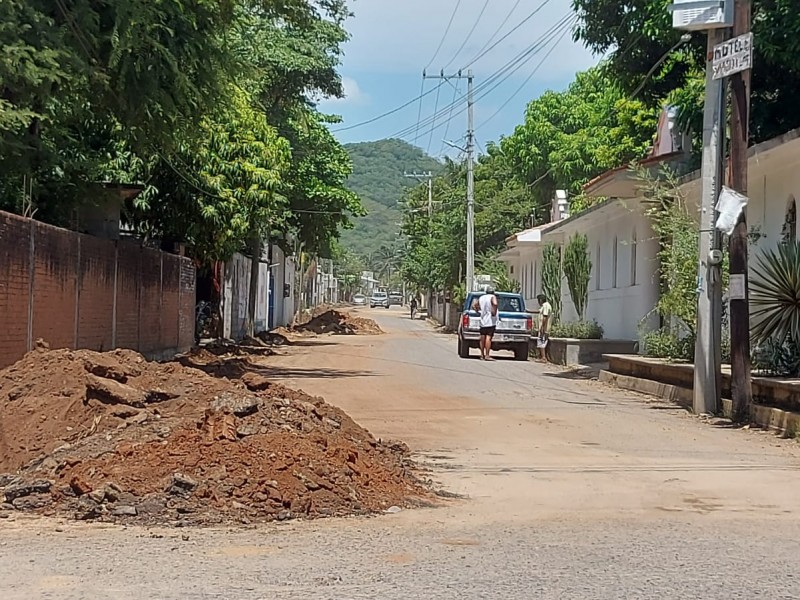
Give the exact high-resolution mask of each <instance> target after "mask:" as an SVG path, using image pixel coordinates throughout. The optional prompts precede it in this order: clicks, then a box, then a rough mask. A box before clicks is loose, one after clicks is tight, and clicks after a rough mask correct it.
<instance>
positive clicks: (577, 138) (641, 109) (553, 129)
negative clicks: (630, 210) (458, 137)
mask: <svg viewBox="0 0 800 600" xmlns="http://www.w3.org/2000/svg"><path fill="white" fill-rule="evenodd" d="M657 118H658V108H657V107H654V106H648V105H646V104H644V103H642V102H640V101H637V100H629V99H627V98H626V97H625V94H624V92H623V91H622V90H621V88H620V86H619V85H618V84H617V83H616V82H615V81H614V80H613V79H611V78H610V77H608V76H607V75H606V74H605V72H604V68H603V67H602V66H600V67H595V68H592V69H589V70H588V71H586V72H583V73H578V75H577V77H576V79H575V81H574V82H573V83H572V84H571V85H570V86H569V87H568V88H567V90H565V91H563V92H554V91H548V92H545V93H544V94H542V95H541V96H540V97H539V98H537V99H535V100H533V101H532V102H531V103H530V104H529V105H528V109H527V111H526V112H525V119H524V122H523V123H522V124H521V125H519V126H518V127H517V128H516V129H515V130H514V133H513V134H512V135H510V136H509V137H507V138H504V139H503V140H502V141H501V143H500V146H501V148H502V150H503V153H504V154H505V155H506V156H507V157H508V160H509V163H510V165H511V167H512V168H513V174H514V176H515V177H517V178H519V179H520V180H521V181H523V182H525V183H527V184H528V185H530V186H534V193H535V194H536V195H537V197H538V198H539V201H540V203H541V204H543V205H548V204H549V202H550V199H551V198H552V197H553V195H554V193H555V190H556V189H565V190H567V191H569V192H570V195H571V196H572V197H573V200H572V205H573V207H572V210H573V211H575V210H576V209H579V208H582V207H585V204H583V203H584V199H582V198H580V194H581V191H582V186H583V184H585V183H586V182H587V181H589V180H590V179H592V178H593V177H595V176H597V175H599V174H601V173H603V172H604V171H606V170H608V169H612V168H615V167H618V166H620V165H623V164H626V163H627V162H630V161H631V160H634V159H638V158H642V157H644V156H645V155H646V153H647V151H648V149H649V148H650V146H651V145H652V141H653V137H654V135H655V131H656V124H657ZM575 197H577V202H578V203H576V199H575ZM546 216H547V215H540V216H539V218H540V219H543V218H544V217H546ZM542 222H544V221H542Z"/></svg>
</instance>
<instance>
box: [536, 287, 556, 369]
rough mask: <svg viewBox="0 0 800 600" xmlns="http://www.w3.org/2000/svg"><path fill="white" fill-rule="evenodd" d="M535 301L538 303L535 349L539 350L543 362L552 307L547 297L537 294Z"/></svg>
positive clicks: (545, 358)
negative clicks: (537, 330)
mask: <svg viewBox="0 0 800 600" xmlns="http://www.w3.org/2000/svg"><path fill="white" fill-rule="evenodd" d="M536 301H537V302H538V303H539V336H538V339H537V340H536V347H537V348H539V355H540V358H541V359H542V360H543V361H545V362H546V361H547V342H548V341H549V340H548V333H549V332H550V315H551V314H552V313H553V307H552V306H551V305H550V303H549V302H548V301H547V296H545V295H544V294H539V295H538V296H536Z"/></svg>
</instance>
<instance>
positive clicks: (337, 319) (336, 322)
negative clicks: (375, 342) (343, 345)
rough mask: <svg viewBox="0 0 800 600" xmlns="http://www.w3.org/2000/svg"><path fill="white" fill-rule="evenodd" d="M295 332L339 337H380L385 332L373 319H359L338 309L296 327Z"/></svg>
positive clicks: (323, 313) (321, 314) (328, 311)
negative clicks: (330, 334) (329, 334)
mask: <svg viewBox="0 0 800 600" xmlns="http://www.w3.org/2000/svg"><path fill="white" fill-rule="evenodd" d="M293 331H297V332H313V333H316V334H324V333H333V334H337V335H378V334H381V333H383V330H381V328H380V327H379V326H378V324H377V323H376V322H375V321H373V320H372V319H368V318H366V317H357V316H354V315H352V314H350V313H348V312H342V311H339V310H336V309H329V310H326V311H325V312H322V313H320V314H318V315H316V316H315V317H314V318H312V319H311V320H310V321H308V322H307V323H304V324H303V325H296V326H295V327H294V328H293Z"/></svg>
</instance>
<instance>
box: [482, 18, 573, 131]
mask: <svg viewBox="0 0 800 600" xmlns="http://www.w3.org/2000/svg"><path fill="white" fill-rule="evenodd" d="M576 23H577V19H575V21H574V22H573V23H572V25H571V26H570V27H568V28H565V29H564V31H562V32H561V35H559V36H558V39H557V40H556V42H555V44H553V46H552V47H551V48H550V50H548V51H547V53H546V54H545V55H544V57H543V58H542V60H540V61H539V64H537V65H536V66H535V67H534V69H533V71H531V73H530V75H528V76H527V77H526V78H525V81H523V82H522V85H520V86H519V87H518V88H517V89H516V90H515V91H514V93H513V94H511V95H510V96H509V97H508V98H506V101H505V102H503V104H502V105H501V106H500V108H498V109H497V110H496V111H495V112H494V113H493V114H492V116H490V117H489V118H487V119H486V120H485V121H483V122H482V123H481V124H480V125H478V126H476V127H475V131H477V130H478V129H480V128H481V127H483V126H484V125H486V124H487V123H488V122H489V121H491V120H492V119H494V118H495V117H496V116H497V115H499V114H500V113H501V112H502V111H503V109H504V108H505V107H506V106H508V104H509V102H511V101H512V100H513V99H514V98H515V97H516V95H517V94H519V93H520V92H521V91H522V90H523V89H524V88H525V86H526V85H528V82H529V81H530V80H531V79H532V78H533V76H534V75H535V74H536V72H537V71H538V70H539V69H540V68H541V67H542V65H543V64H544V63H545V61H546V60H547V59H548V58H549V57H550V55H551V54H552V53H553V51H554V50H555V49H556V48H557V47H558V45H559V44H560V43H561V40H563V39H564V36H565V35H566V34H567V32H568V31H569V30H570V29H571V27H572V26H574V25H575V24H576Z"/></svg>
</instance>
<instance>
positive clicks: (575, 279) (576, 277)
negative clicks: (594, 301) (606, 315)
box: [564, 233, 592, 321]
mask: <svg viewBox="0 0 800 600" xmlns="http://www.w3.org/2000/svg"><path fill="white" fill-rule="evenodd" d="M564 276H565V277H566V279H567V287H568V288H569V296H570V298H572V303H573V304H574V305H575V312H577V313H578V321H583V320H584V318H585V316H586V305H587V303H588V302H589V280H590V279H591V277H592V261H591V259H590V258H589V240H588V238H587V237H586V234H583V233H575V234H574V235H573V236H572V237H571V238H570V240H569V242H568V243H567V245H566V246H565V247H564Z"/></svg>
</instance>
